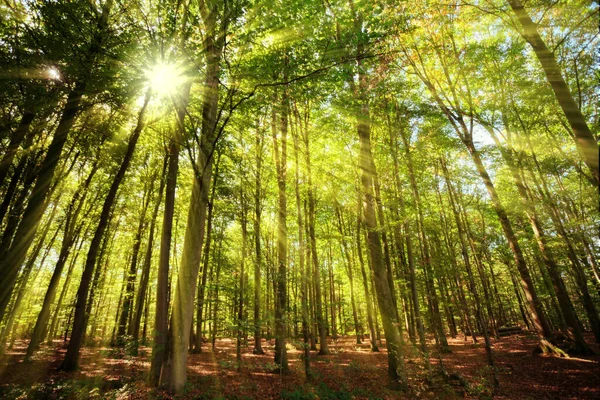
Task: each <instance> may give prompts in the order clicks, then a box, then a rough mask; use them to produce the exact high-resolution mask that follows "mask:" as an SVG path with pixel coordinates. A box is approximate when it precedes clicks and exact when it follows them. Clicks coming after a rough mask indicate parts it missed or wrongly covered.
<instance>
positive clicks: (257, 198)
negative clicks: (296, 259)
mask: <svg viewBox="0 0 600 400" xmlns="http://www.w3.org/2000/svg"><path fill="white" fill-rule="evenodd" d="M255 147H256V149H255V150H256V176H255V181H254V186H255V192H254V248H255V253H256V261H255V263H254V349H253V350H252V352H253V353H254V354H264V353H265V352H264V351H263V349H262V344H261V342H262V340H261V320H260V289H261V288H260V286H261V285H260V281H261V279H260V269H261V264H262V261H261V260H262V254H261V249H260V247H261V246H260V222H261V221H260V218H261V211H262V210H261V196H262V188H261V185H262V182H261V172H262V157H263V147H264V146H263V140H262V134H261V131H260V128H257V129H256V143H255ZM300 218H301V217H300V213H299V212H298V220H299V221H300ZM299 229H300V230H302V228H299ZM299 241H300V247H301V248H302V235H301V234H300V239H299ZM301 264H302V261H301Z"/></svg>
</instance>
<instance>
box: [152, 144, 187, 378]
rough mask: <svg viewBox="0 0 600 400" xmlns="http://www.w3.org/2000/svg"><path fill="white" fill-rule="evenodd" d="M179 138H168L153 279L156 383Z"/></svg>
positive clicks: (161, 349) (166, 317) (161, 350)
mask: <svg viewBox="0 0 600 400" xmlns="http://www.w3.org/2000/svg"><path fill="white" fill-rule="evenodd" d="M179 148H180V147H179V137H178V136H177V135H176V137H173V138H171V140H170V142H169V148H168V155H167V157H168V160H169V161H168V167H167V176H166V188H165V210H164V213H163V223H162V234H161V239H160V253H159V263H158V275H157V280H156V311H155V314H154V335H153V336H154V342H153V345H152V359H151V364H150V377H149V382H150V385H151V386H158V383H159V381H160V374H161V370H162V365H163V359H164V357H165V352H166V347H167V335H168V332H167V331H168V324H169V297H170V296H169V269H170V268H169V261H170V259H171V239H172V236H173V215H174V213H175V190H176V188H177V173H178V170H179Z"/></svg>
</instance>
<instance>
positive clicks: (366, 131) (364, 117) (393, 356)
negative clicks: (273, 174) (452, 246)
mask: <svg viewBox="0 0 600 400" xmlns="http://www.w3.org/2000/svg"><path fill="white" fill-rule="evenodd" d="M359 53H361V52H360V51H359ZM358 69H359V82H360V87H361V88H362V89H363V90H362V93H361V95H360V97H361V98H360V104H359V107H360V109H359V110H357V111H358V112H357V115H356V119H357V130H358V137H359V140H360V157H359V160H360V161H359V165H360V170H361V183H362V188H361V189H362V195H363V199H364V220H365V225H366V228H367V240H368V243H367V244H368V249H369V254H370V256H371V263H372V268H373V274H374V280H375V291H376V292H377V302H378V304H379V312H380V313H381V319H382V323H383V330H384V332H385V339H386V345H387V349H388V375H389V377H390V379H391V380H392V381H396V382H398V383H399V385H400V386H401V387H406V386H407V384H408V381H407V378H406V371H405V368H404V355H403V354H402V347H401V345H402V338H401V336H400V331H399V328H398V320H397V317H396V316H397V312H396V309H395V306H394V301H393V298H392V294H391V292H390V285H389V283H388V280H387V269H386V267H385V264H384V261H383V250H382V247H381V240H380V236H379V230H378V227H377V220H376V218H375V198H374V196H373V177H374V176H375V174H376V173H377V172H376V171H375V170H374V167H375V163H374V162H373V154H372V153H371V131H370V126H369V105H368V103H367V99H366V93H365V91H364V89H365V88H366V79H367V77H366V74H365V71H364V70H363V67H362V65H361V62H360V61H359V66H358Z"/></svg>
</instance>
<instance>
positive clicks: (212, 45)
mask: <svg viewBox="0 0 600 400" xmlns="http://www.w3.org/2000/svg"><path fill="white" fill-rule="evenodd" d="M205 6H206V5H205ZM210 6H211V7H214V8H211V9H210V10H208V9H205V10H204V11H203V14H204V15H203V19H204V24H205V27H206V32H207V33H206V35H205V37H204V45H205V54H206V55H205V58H206V78H205V82H204V94H203V99H202V102H203V104H202V127H201V138H200V149H199V152H198V155H197V157H198V158H197V160H196V163H195V165H194V180H193V184H192V194H191V198H190V206H189V210H188V217H187V224H186V231H185V239H184V243H183V249H182V257H181V265H180V267H179V273H178V275H177V285H176V287H175V297H174V303H173V312H172V315H171V328H172V332H173V335H172V342H171V343H170V352H169V353H168V354H167V357H168V358H167V360H166V365H165V366H166V368H167V369H166V370H165V366H163V373H162V376H161V382H163V383H165V384H167V386H168V387H169V390H170V391H171V392H174V393H177V394H181V393H182V392H183V390H184V388H185V383H186V380H187V371H186V364H187V355H188V346H189V335H190V328H191V324H192V320H193V313H194V298H195V297H196V296H195V295H196V286H197V285H198V270H199V267H200V261H201V258H202V244H203V242H204V234H205V225H206V217H207V215H206V212H207V208H208V201H209V198H208V197H209V190H210V185H211V181H212V173H213V155H214V152H215V150H216V149H215V143H216V139H217V133H218V132H217V108H218V104H219V81H218V76H219V70H220V60H221V54H222V51H223V48H224V45H225V32H220V29H221V28H220V26H219V25H218V22H217V13H218V10H217V9H216V6H215V5H212V4H211V5H210ZM225 18H229V16H226V17H225ZM223 26H224V28H225V27H226V24H223Z"/></svg>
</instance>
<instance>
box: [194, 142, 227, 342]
mask: <svg viewBox="0 0 600 400" xmlns="http://www.w3.org/2000/svg"><path fill="white" fill-rule="evenodd" d="M220 160H221V153H219V155H218V156H217V162H216V163H215V172H214V178H213V183H212V189H211V194H210V200H209V202H208V218H207V226H206V244H205V245H204V266H203V267H202V277H201V279H200V282H199V284H200V285H199V288H198V299H197V300H198V304H197V310H196V338H195V339H196V340H195V343H194V353H200V352H201V351H202V332H203V331H202V323H203V322H204V317H203V310H204V292H205V289H206V278H207V274H208V263H209V261H210V247H211V244H212V230H213V227H212V226H213V225H212V224H213V212H214V211H213V210H214V206H215V192H216V188H217V179H219V164H220Z"/></svg>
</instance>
